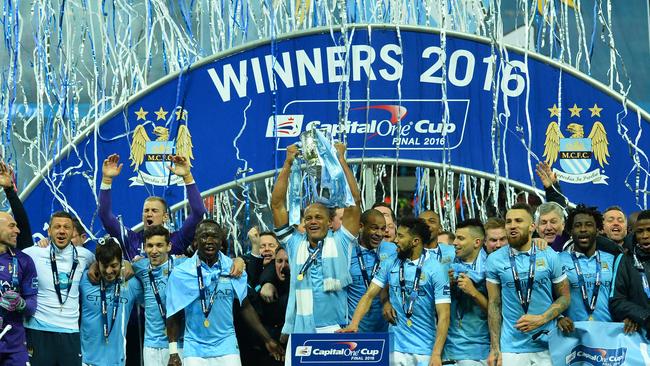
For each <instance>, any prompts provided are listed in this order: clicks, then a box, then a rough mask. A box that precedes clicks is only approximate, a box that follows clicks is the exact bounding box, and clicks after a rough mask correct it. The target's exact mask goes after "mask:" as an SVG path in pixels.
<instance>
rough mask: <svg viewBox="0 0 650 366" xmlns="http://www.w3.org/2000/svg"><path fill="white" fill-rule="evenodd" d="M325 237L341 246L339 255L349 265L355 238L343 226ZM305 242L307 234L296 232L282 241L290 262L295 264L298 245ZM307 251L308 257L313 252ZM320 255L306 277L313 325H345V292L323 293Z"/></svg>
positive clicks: (346, 306)
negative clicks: (346, 260)
mask: <svg viewBox="0 0 650 366" xmlns="http://www.w3.org/2000/svg"><path fill="white" fill-rule="evenodd" d="M327 235H328V236H330V237H333V238H334V240H335V241H336V242H338V243H340V244H341V246H342V247H343V251H344V252H345V253H341V254H342V255H345V256H347V258H348V263H349V260H350V255H352V253H351V252H352V243H353V242H354V241H355V240H356V238H355V237H354V236H353V235H352V234H350V232H349V231H348V230H347V229H346V228H345V227H344V226H341V228H340V229H339V230H336V231H334V232H332V231H331V230H330V231H329V232H328V233H327ZM280 237H282V236H280ZM305 240H307V234H301V233H299V232H298V231H293V234H291V235H289V236H288V237H286V239H284V240H282V242H283V244H285V245H286V248H287V253H288V254H289V261H290V262H291V261H294V262H295V260H296V258H297V257H298V249H299V247H300V244H301V243H302V242H303V241H305ZM308 249H309V254H310V255H311V254H312V253H313V252H314V250H315V249H314V248H312V247H311V246H309V248H308ZM322 253H323V252H322V251H320V252H319V253H318V255H317V256H316V260H315V261H314V263H313V264H312V265H311V266H310V267H309V272H308V273H309V274H308V276H311V278H310V280H311V284H312V296H313V304H314V309H313V316H314V325H315V326H316V328H320V327H327V326H332V325H345V324H347V319H348V296H347V291H346V290H345V289H344V290H343V291H329V292H325V291H324V288H323V258H322ZM306 276H307V275H306Z"/></svg>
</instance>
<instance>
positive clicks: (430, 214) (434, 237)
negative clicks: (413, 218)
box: [418, 210, 456, 273]
mask: <svg viewBox="0 0 650 366" xmlns="http://www.w3.org/2000/svg"><path fill="white" fill-rule="evenodd" d="M418 217H419V218H420V219H422V220H424V222H425V223H426V224H427V226H428V227H429V232H430V233H431V239H430V240H429V242H428V243H427V244H426V245H425V248H426V250H427V251H429V253H430V254H433V258H436V259H437V260H438V262H440V264H442V265H443V267H444V269H445V273H447V271H448V270H449V265H450V264H451V262H452V261H453V260H454V258H455V257H456V250H455V249H454V246H453V245H450V244H451V243H438V234H440V231H441V229H442V226H441V225H440V215H438V213H437V212H434V211H432V210H426V211H423V212H422V213H421V214H420V216H418Z"/></svg>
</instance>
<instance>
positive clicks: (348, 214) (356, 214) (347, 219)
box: [334, 143, 361, 236]
mask: <svg viewBox="0 0 650 366" xmlns="http://www.w3.org/2000/svg"><path fill="white" fill-rule="evenodd" d="M334 147H335V148H336V151H337V153H338V154H337V156H338V159H339V163H340V164H341V167H342V168H343V172H344V173H345V180H346V181H347V182H348V186H349V187H350V192H351V193H352V197H353V198H354V206H350V207H345V210H344V211H343V219H342V222H343V226H345V228H346V229H347V230H348V231H349V232H350V234H352V235H354V236H357V235H358V234H359V220H360V219H361V208H360V207H361V193H360V192H359V186H358V185H357V180H356V179H355V178H354V173H352V170H351V169H350V167H349V166H348V162H347V161H346V160H345V149H346V147H345V145H344V144H342V143H337V144H336V145H335V146H334Z"/></svg>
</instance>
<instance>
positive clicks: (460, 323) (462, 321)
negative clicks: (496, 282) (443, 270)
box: [443, 250, 490, 360]
mask: <svg viewBox="0 0 650 366" xmlns="http://www.w3.org/2000/svg"><path fill="white" fill-rule="evenodd" d="M458 261H459V260H458V258H457V262H458ZM486 261H487V254H486V253H485V251H484V250H481V251H480V253H479V257H478V258H477V260H476V261H475V262H474V263H464V262H463V263H462V264H463V265H464V266H465V267H466V269H467V270H468V271H470V270H471V271H472V273H473V274H472V276H471V278H472V281H475V280H477V279H478V278H477V277H480V281H478V282H474V286H475V287H476V289H477V290H478V291H479V292H481V293H482V294H484V295H485V296H486V297H487V287H486V285H485V265H486ZM489 353H490V333H489V328H488V323H487V312H485V311H484V310H483V309H481V307H480V306H479V305H478V304H477V303H476V302H475V301H474V300H473V299H472V298H471V297H470V296H469V295H467V294H466V293H464V292H463V291H462V290H460V289H459V288H458V287H454V288H452V291H451V322H450V324H449V334H448V335H447V343H445V349H444V357H443V358H444V359H449V360H485V359H487V357H488V355H489Z"/></svg>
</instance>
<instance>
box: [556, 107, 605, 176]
mask: <svg viewBox="0 0 650 366" xmlns="http://www.w3.org/2000/svg"><path fill="white" fill-rule="evenodd" d="M582 109H583V108H580V107H578V106H577V105H576V104H574V105H573V107H572V108H568V110H569V112H571V116H570V117H569V119H572V118H575V117H581V115H580V113H581V111H582ZM548 110H549V112H550V113H551V118H552V117H554V116H557V117H559V116H560V109H559V108H558V107H557V105H553V107H551V108H548ZM588 110H589V111H590V112H591V117H600V113H601V111H602V108H599V107H598V105H597V104H594V106H593V107H592V108H588ZM580 122H581V123H578V122H573V121H571V122H570V123H569V124H568V125H567V126H566V131H567V132H569V133H570V135H569V136H568V137H565V136H564V135H563V134H562V130H561V128H560V125H559V124H558V123H557V122H555V121H551V122H550V123H549V125H548V127H547V128H546V140H545V142H544V157H546V164H548V165H549V166H552V165H553V164H554V163H555V162H556V161H558V158H559V163H560V168H562V170H559V169H557V168H553V171H554V172H555V174H557V177H558V179H559V180H562V181H564V182H568V183H573V184H584V183H589V182H591V183H593V184H607V180H606V179H607V178H609V177H607V176H606V175H604V174H603V172H604V170H603V168H605V165H608V164H609V163H608V162H607V158H608V157H609V141H608V140H607V132H606V130H605V126H604V125H603V124H602V123H601V122H600V121H595V122H594V123H593V125H592V126H591V131H590V132H589V135H587V137H585V127H584V123H582V121H580ZM593 160H596V162H597V163H598V164H599V165H600V168H596V169H593V170H591V171H589V168H590V167H591V164H592V161H593Z"/></svg>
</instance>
